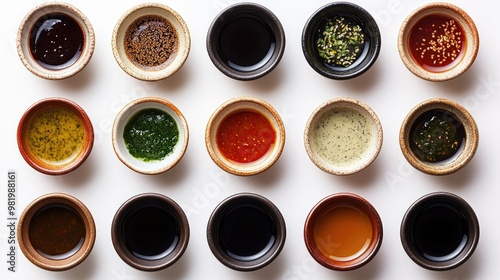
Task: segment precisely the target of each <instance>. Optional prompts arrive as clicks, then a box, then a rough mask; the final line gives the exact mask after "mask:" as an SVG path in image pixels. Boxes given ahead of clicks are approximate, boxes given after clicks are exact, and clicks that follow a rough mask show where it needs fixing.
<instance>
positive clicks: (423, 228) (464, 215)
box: [401, 192, 479, 270]
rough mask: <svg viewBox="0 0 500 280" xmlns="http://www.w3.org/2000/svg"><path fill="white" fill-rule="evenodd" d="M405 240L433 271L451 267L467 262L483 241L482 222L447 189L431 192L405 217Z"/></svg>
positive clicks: (420, 261)
mask: <svg viewBox="0 0 500 280" xmlns="http://www.w3.org/2000/svg"><path fill="white" fill-rule="evenodd" d="M401 242H402V244H403V248H404V250H405V251H406V253H407V254H408V256H409V257H410V258H411V259H412V260H413V261H414V262H415V263H416V264H418V265H419V266H421V267H423V268H426V269H429V270H450V269H453V268H456V267H458V266H460V265H462V264H463V263H465V262H466V261H467V260H468V259H469V258H470V256H472V254H473V253H474V250H475V249H476V246H477V243H478V242H479V222H478V220H477V217H476V214H475V213H474V210H473V209H472V207H471V206H470V205H469V204H468V203H467V202H466V201H465V200H464V199H462V198H461V197H459V196H457V195H455V194H452V193H447V192H435V193H430V194H427V195H425V196H423V197H421V198H419V199H418V200H417V201H415V202H414V203H413V204H412V205H411V206H410V208H408V210H407V212H406V213H405V215H404V217H403V221H402V223H401Z"/></svg>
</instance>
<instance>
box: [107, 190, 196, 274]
mask: <svg viewBox="0 0 500 280" xmlns="http://www.w3.org/2000/svg"><path fill="white" fill-rule="evenodd" d="M189 234H190V232H189V223H188V219H187V217H186V214H185V213H184V211H183V210H182V208H181V207H180V206H179V205H178V204H177V203H176V202H175V201H173V200H172V199H170V198H169V197H166V196H164V195H162V194H157V193H144V194H139V195H136V196H134V197H132V198H130V199H129V200H127V201H126V202H125V203H123V205H122V206H121V207H120V208H119V209H118V211H117V212H116V214H115V216H114V218H113V223H112V225H111V238H112V241H113V246H114V248H115V250H116V253H117V254H118V256H120V258H121V259H122V260H123V261H124V262H125V263H127V264H128V265H130V266H131V267H133V268H136V269H139V270H143V271H158V270H161V269H165V268H167V267H169V266H171V265H173V264H174V263H175V262H177V261H178V260H179V259H180V258H181V256H182V255H183V254H184V252H185V251H186V248H187V246H188V242H189Z"/></svg>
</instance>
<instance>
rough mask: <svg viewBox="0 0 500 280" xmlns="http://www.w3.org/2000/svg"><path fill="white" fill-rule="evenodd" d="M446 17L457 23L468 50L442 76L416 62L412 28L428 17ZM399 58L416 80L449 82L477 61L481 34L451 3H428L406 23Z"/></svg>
mask: <svg viewBox="0 0 500 280" xmlns="http://www.w3.org/2000/svg"><path fill="white" fill-rule="evenodd" d="M434 14H437V15H445V16H448V17H450V18H452V19H455V20H456V21H457V22H458V24H459V25H460V26H461V27H462V28H463V30H464V32H465V43H464V44H465V50H464V51H462V54H461V55H459V56H458V58H457V60H458V59H459V61H458V62H457V63H456V62H453V63H452V64H450V65H453V66H452V67H449V68H447V69H446V70H443V71H440V72H432V71H428V70H426V69H424V68H422V67H421V66H420V65H419V64H418V63H417V62H416V61H415V59H414V58H413V55H412V54H411V51H410V49H409V36H410V33H411V31H412V29H413V26H414V25H415V24H416V23H417V22H418V21H419V20H420V19H422V18H423V17H425V16H428V15H434ZM398 49H399V55H400V56H401V60H402V61H403V63H404V65H405V66H406V67H407V68H408V70H410V71H411V72H412V73H413V74H415V75H416V76H418V77H420V78H422V79H425V80H428V81H446V80H450V79H453V78H455V77H457V76H459V75H461V74H462V73H464V72H465V71H467V69H469V68H470V66H471V65H472V63H473V62H474V60H475V59H476V56H477V53H478V50H479V34H478V31H477V28H476V25H475V23H474V21H473V20H472V19H471V17H470V16H469V15H468V14H467V13H466V12H465V11H463V10H462V9H460V8H459V7H457V6H455V5H452V4H449V3H441V2H437V3H429V4H426V5H424V6H422V7H420V8H418V9H417V10H415V11H414V12H413V13H411V14H410V15H409V16H408V17H407V18H406V19H405V21H404V22H403V25H402V26H401V29H400V31H399V36H398Z"/></svg>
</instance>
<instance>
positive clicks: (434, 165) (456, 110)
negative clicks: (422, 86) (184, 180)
mask: <svg viewBox="0 0 500 280" xmlns="http://www.w3.org/2000/svg"><path fill="white" fill-rule="evenodd" d="M432 110H440V111H441V112H445V113H446V114H444V115H443V116H446V115H448V116H451V117H453V118H454V119H456V120H457V121H458V122H457V123H459V124H461V125H462V126H463V129H464V137H463V141H462V145H460V147H459V148H458V149H457V151H456V153H455V154H454V155H452V156H451V157H450V158H448V159H446V160H439V161H428V160H426V159H425V158H422V157H421V156H418V154H416V151H417V150H415V147H414V146H412V145H413V144H412V143H411V132H412V128H414V126H415V125H416V123H417V120H418V119H419V117H420V116H423V115H424V114H425V113H427V112H430V111H431V112H432ZM478 142H479V133H478V128H477V125H476V122H475V121H474V119H473V118H472V115H471V114H470V113H469V112H468V111H467V110H466V109H465V108H464V107H462V106H461V105H459V104H458V103H456V102H453V101H451V100H447V99H442V98H434V99H429V100H427V101H424V102H422V103H420V104H418V105H417V106H416V107H414V108H413V109H412V110H411V111H410V112H409V113H408V115H407V116H406V118H405V120H404V121H403V124H402V125H401V130H400V133H399V145H400V146H401V151H402V152H403V155H404V156H405V158H406V159H407V160H408V162H409V163H410V164H411V165H412V166H413V167H415V168H416V169H418V170H420V171H422V172H424V173H427V174H431V175H446V174H450V173H454V172H456V171H458V170H460V169H461V168H462V167H464V166H466V165H467V164H468V163H469V162H470V161H471V160H472V158H473V157H474V154H475V153H476V150H477V146H478Z"/></svg>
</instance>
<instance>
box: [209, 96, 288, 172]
mask: <svg viewBox="0 0 500 280" xmlns="http://www.w3.org/2000/svg"><path fill="white" fill-rule="evenodd" d="M244 111H249V112H258V113H260V114H262V115H263V116H264V117H265V118H267V120H269V122H270V124H271V126H272V128H273V129H274V131H275V141H274V143H272V144H271V146H270V148H269V150H268V151H267V152H266V153H265V154H264V155H263V156H262V157H260V158H258V159H256V160H255V161H251V162H237V161H235V160H231V159H229V158H227V157H226V156H224V154H223V153H222V152H221V150H220V148H219V146H218V144H217V135H218V130H219V127H220V124H221V122H222V121H223V120H224V119H226V117H227V116H229V115H231V114H233V113H235V112H244ZM205 144H206V146H207V150H208V153H209V155H210V157H211V158H212V160H213V161H214V162H215V164H217V165H218V166H219V167H220V168H222V169H223V170H225V171H227V172H229V173H232V174H235V175H240V176H248V175H255V174H258V173H261V172H263V171H265V170H267V169H268V168H270V167H271V166H272V165H273V164H274V163H275V162H276V161H277V160H278V158H279V157H280V155H281V153H282V151H283V147H284V146H285V126H284V125H283V121H282V120H281V117H280V116H279V114H278V112H277V111H276V110H275V109H274V108H273V107H272V106H271V105H270V104H269V103H267V102H265V101H263V100H261V99H257V98H253V97H237V98H233V99H231V100H228V101H226V102H225V103H224V104H222V105H220V106H219V107H218V108H217V109H216V110H215V112H214V113H213V114H212V116H211V117H210V119H209V121H208V124H207V128H206V130H205ZM233 144H235V143H233ZM241 145H246V144H244V143H242V144H241Z"/></svg>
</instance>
